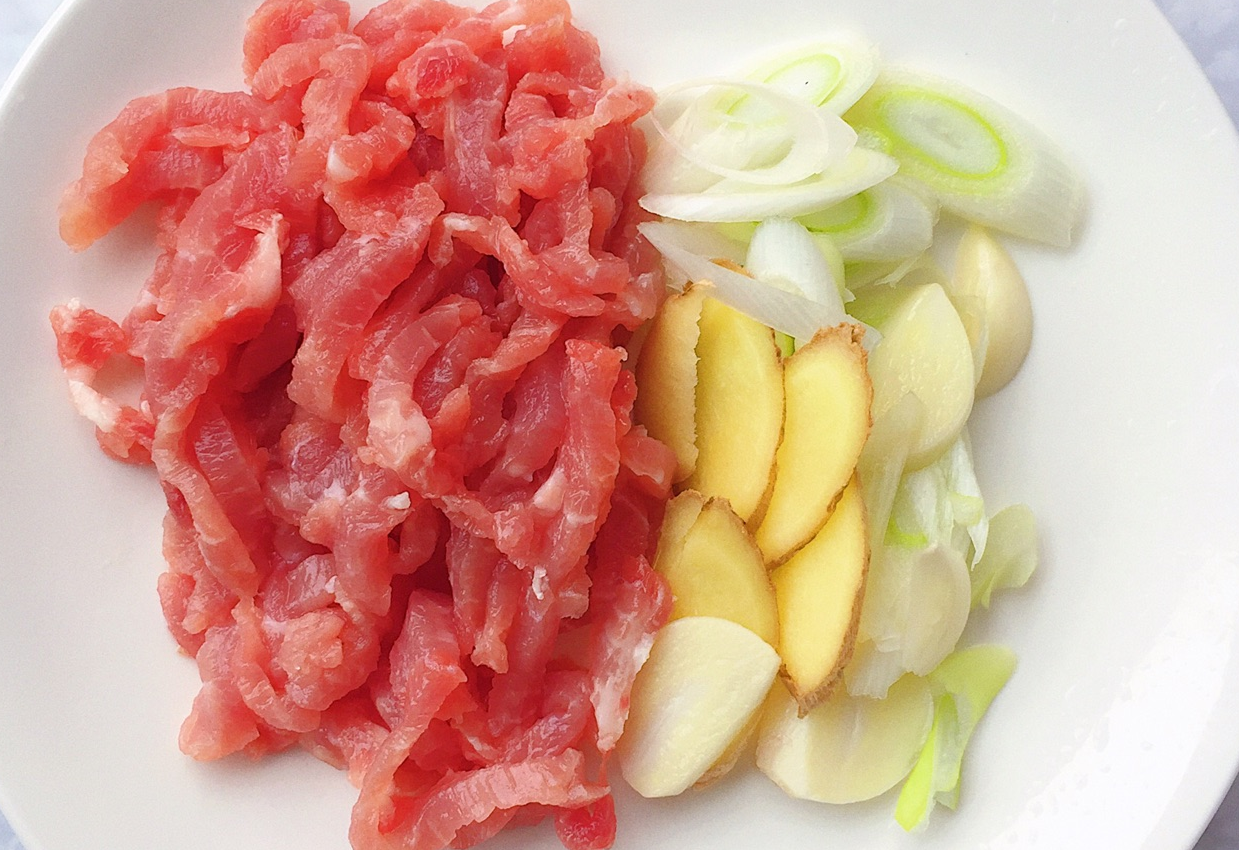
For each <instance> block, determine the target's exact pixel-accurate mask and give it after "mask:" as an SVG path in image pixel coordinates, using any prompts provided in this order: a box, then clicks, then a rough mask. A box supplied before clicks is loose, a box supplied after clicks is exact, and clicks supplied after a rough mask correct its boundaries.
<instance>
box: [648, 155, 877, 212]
mask: <svg viewBox="0 0 1239 850" xmlns="http://www.w3.org/2000/svg"><path fill="white" fill-rule="evenodd" d="M896 170H898V165H897V164H896V163H895V161H894V160H893V159H891V158H890V157H888V156H886V155H885V154H881V153H878V152H877V151H870V150H865V149H863V148H853V149H852V150H851V151H849V152H848V155H847V156H846V157H845V158H844V160H843V162H840V163H836V164H835V165H832V166H831V167H830V168H828V169H826V170H825V171H823V172H822V173H820V174H816V175H814V176H813V177H810V178H809V179H808V180H804V181H801V182H799V183H793V184H791V185H787V186H762V185H757V184H753V183H746V182H741V181H735V180H730V179H727V180H720V181H719V182H718V183H716V184H714V185H713V186H711V187H710V188H709V189H706V190H705V191H703V192H683V193H680V192H673V193H651V194H648V195H646V196H644V197H643V198H641V201H640V203H641V206H642V207H643V208H644V209H645V210H647V211H648V212H651V213H654V214H655V215H659V216H662V217H663V218H672V219H677V220H679V221H709V222H744V221H761V220H763V219H767V218H773V217H775V216H787V217H795V216H799V215H805V214H807V213H811V212H816V211H818V210H820V209H823V208H825V207H828V206H830V205H831V204H835V203H838V202H839V201H842V200H843V199H845V198H850V197H852V196H853V195H855V194H856V193H857V192H863V191H864V190H865V189H868V188H869V187H871V186H875V185H877V184H878V183H881V182H882V181H883V180H885V179H886V178H888V177H890V176H891V175H892V174H894V173H895V172H896Z"/></svg>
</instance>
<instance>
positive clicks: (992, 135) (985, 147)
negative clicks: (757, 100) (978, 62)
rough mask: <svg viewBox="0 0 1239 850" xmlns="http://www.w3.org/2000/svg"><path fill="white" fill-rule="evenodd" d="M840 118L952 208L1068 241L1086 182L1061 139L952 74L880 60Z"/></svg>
mask: <svg viewBox="0 0 1239 850" xmlns="http://www.w3.org/2000/svg"><path fill="white" fill-rule="evenodd" d="M846 118H847V120H848V122H849V123H851V124H852V126H854V127H855V128H856V130H857V132H858V133H859V134H860V137H861V144H863V145H865V146H868V147H872V148H874V149H875V150H880V151H882V152H884V153H887V154H890V155H891V156H893V157H894V158H895V159H897V160H898V161H899V165H900V173H901V174H903V175H904V176H906V177H910V178H913V179H915V180H918V181H920V182H921V183H923V184H924V185H925V186H926V187H928V188H929V190H930V191H931V192H932V193H933V195H934V196H935V197H936V198H937V199H938V200H939V202H940V203H941V204H942V206H943V207H944V208H946V209H948V210H950V211H951V212H953V213H955V214H956V215H959V216H961V217H962V218H965V219H968V220H969V221H974V222H977V223H979V224H986V225H989V226H991V227H994V228H997V229H999V230H1003V231H1006V232H1008V233H1012V234H1014V235H1016V236H1022V237H1025V238H1028V239H1033V240H1036V241H1040V242H1047V243H1049V244H1052V245H1058V246H1066V245H1069V244H1070V243H1071V235H1072V231H1073V230H1074V229H1075V227H1076V225H1077V224H1078V223H1079V221H1080V218H1081V215H1082V213H1083V208H1084V188H1083V184H1082V183H1081V181H1080V178H1079V176H1078V175H1077V174H1076V172H1075V170H1074V169H1073V168H1072V167H1071V166H1070V165H1069V164H1068V163H1067V161H1066V159H1065V157H1064V156H1063V154H1062V153H1061V152H1060V151H1059V149H1058V147H1057V146H1056V145H1055V144H1054V143H1053V142H1052V141H1051V140H1050V139H1049V138H1048V137H1047V136H1046V135H1045V134H1044V133H1042V132H1041V131H1040V130H1038V129H1037V128H1036V127H1034V126H1033V125H1032V124H1030V123H1028V122H1027V121H1025V120H1024V119H1023V118H1021V117H1019V116H1018V115H1016V114H1015V113H1014V112H1012V111H1011V110H1010V109H1008V108H1006V107H1004V106H1002V105H1000V104H998V103H996V102H994V101H993V100H991V99H990V98H988V97H985V96H984V95H981V94H979V93H977V92H975V91H973V90H972V89H970V88H968V87H966V86H964V85H962V84H960V83H957V82H954V81H951V80H947V79H943V78H941V77H936V76H932V75H929V74H925V73H922V72H919V71H914V70H911V69H907V68H886V69H883V71H882V73H881V74H880V75H879V77H878V80H877V82H875V83H874V84H873V86H872V87H871V88H870V89H869V91H867V92H866V93H865V96H864V97H862V98H861V99H860V100H859V101H858V102H857V103H856V105H855V106H854V107H852V109H851V110H849V111H848V113H847V116H846Z"/></svg>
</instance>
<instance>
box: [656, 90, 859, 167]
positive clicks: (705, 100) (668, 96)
mask: <svg viewBox="0 0 1239 850" xmlns="http://www.w3.org/2000/svg"><path fill="white" fill-rule="evenodd" d="M699 89H704V90H705V93H704V94H700V95H697V96H696V97H695V99H693V100H692V101H691V103H689V105H688V106H687V107H686V108H683V107H681V106H680V102H681V100H682V98H683V97H684V96H686V95H687V94H688V93H689V92H693V91H696V90H699ZM736 93H742V94H743V95H744V96H745V97H747V98H750V99H753V100H756V101H760V102H761V103H762V104H763V106H764V107H765V108H766V109H768V110H770V112H771V115H770V116H769V117H767V118H763V119H761V120H757V121H749V120H744V119H741V118H737V117H736V116H734V115H731V114H730V113H728V112H726V111H724V110H723V109H720V108H719V103H720V100H721V99H724V98H726V97H729V96H734V95H735V94H736ZM680 109H682V111H680V112H679V115H678V117H677V118H676V119H675V120H674V122H670V121H668V118H669V116H671V115H673V114H676V112H677V110H680ZM650 118H651V120H652V122H653V124H654V127H655V129H657V130H658V133H659V135H661V136H662V138H663V141H664V142H665V143H666V144H667V145H669V146H671V148H673V149H674V150H675V152H676V153H677V154H678V155H679V156H680V157H681V158H683V159H684V160H686V161H687V162H689V163H691V164H692V165H694V166H696V167H697V168H699V169H701V170H703V171H706V172H709V173H710V174H713V175H715V176H716V177H719V178H726V179H731V180H737V181H741V182H744V183H748V184H753V185H759V186H781V185H784V184H788V183H798V182H800V181H802V180H805V179H806V178H809V177H811V176H813V175H814V174H819V173H821V172H822V171H825V170H826V169H827V168H828V167H830V166H831V164H833V163H835V162H838V161H840V160H842V159H843V158H844V157H846V156H847V153H848V151H849V150H851V149H852V148H853V147H854V146H855V145H856V132H855V131H854V130H853V129H852V128H851V127H849V126H848V125H847V123H846V122H844V121H843V119H841V118H840V117H839V116H838V115H836V114H834V113H832V112H830V111H828V110H824V109H818V108H817V107H815V106H813V105H811V104H810V103H808V102H807V101H805V100H802V99H800V98H797V97H793V96H791V95H789V94H786V93H785V92H782V91H780V90H779V89H777V88H775V87H773V86H768V85H763V84H761V83H754V82H750V81H747V80H691V81H689V82H685V83H681V84H679V85H676V86H672V87H671V88H669V89H666V90H664V91H663V92H661V94H660V98H659V104H658V106H656V107H655V108H654V111H653V112H652V113H651V115H650ZM646 179H647V185H651V186H657V185H659V184H661V183H663V182H666V180H665V178H664V176H663V174H662V172H661V171H659V170H655V171H653V172H651V173H650V174H648V175H647V177H646Z"/></svg>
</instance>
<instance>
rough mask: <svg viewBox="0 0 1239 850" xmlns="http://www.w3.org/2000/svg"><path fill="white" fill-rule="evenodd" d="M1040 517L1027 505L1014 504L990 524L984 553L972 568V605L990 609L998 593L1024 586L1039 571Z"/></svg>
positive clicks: (993, 517)
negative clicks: (1038, 535) (992, 597)
mask: <svg viewBox="0 0 1239 850" xmlns="http://www.w3.org/2000/svg"><path fill="white" fill-rule="evenodd" d="M1037 558H1038V553H1037V518H1036V516H1035V515H1034V514H1033V512H1032V509H1031V508H1029V507H1028V506H1027V505H1011V506H1009V507H1006V508H1003V509H1002V510H1001V511H999V512H998V513H996V514H994V515H993V516H992V517H991V518H990V521H989V540H988V543H987V545H986V548H985V553H984V554H983V555H982V556H981V559H980V560H979V561H977V563H976V565H975V566H974V567H973V568H972V606H973V607H974V608H975V607H976V606H978V605H980V606H981V607H982V608H988V607H989V603H990V596H991V595H992V594H993V592H994V591H995V590H1002V589H1004V588H1014V587H1023V586H1024V584H1025V583H1027V581H1028V579H1029V577H1030V576H1032V574H1033V571H1034V570H1036V569H1037Z"/></svg>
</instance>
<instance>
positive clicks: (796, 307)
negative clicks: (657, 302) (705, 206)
mask: <svg viewBox="0 0 1239 850" xmlns="http://www.w3.org/2000/svg"><path fill="white" fill-rule="evenodd" d="M638 229H639V230H640V231H641V235H643V236H644V237H645V238H646V239H648V240H649V242H650V244H651V245H653V246H654V247H655V248H657V249H658V252H659V253H660V254H662V255H663V257H665V258H666V259H667V260H668V261H669V262H670V263H671V264H672V265H675V266H678V267H679V269H680V270H681V271H682V272H683V273H684V274H685V275H686V276H687V278H688V279H689V280H692V281H694V282H695V283H701V284H704V283H706V282H709V283H710V284H711V285H713V287H714V289H713V293H712V294H713V295H714V296H715V297H717V298H718V299H719V300H721V301H723V302H725V303H727V304H728V305H730V306H731V307H734V308H735V309H737V310H739V311H740V312H742V313H744V314H745V315H747V316H751V317H752V318H754V319H756V320H757V321H759V322H761V323H762V324H764V325H766V326H767V327H771V328H774V329H775V330H776V331H782V332H783V333H785V334H788V335H789V336H792V337H795V338H796V339H804V340H807V339H812V338H813V335H814V334H815V333H817V331H818V330H819V329H821V328H828V327H832V326H834V325H837V324H839V323H840V322H845V321H847V320H848V317H847V314H846V313H844V312H843V306H842V303H841V302H838V301H837V300H836V302H835V303H826V304H823V303H821V302H818V301H813V300H811V299H809V298H806V297H804V296H803V295H801V294H800V293H798V292H789V291H787V290H785V289H780V288H778V287H776V286H771V285H770V284H768V283H765V282H764V281H761V280H757V279H755V278H751V277H748V276H746V275H743V274H740V273H739V272H737V271H734V270H732V269H729V268H727V267H726V266H722V265H719V264H718V263H716V262H714V261H713V258H714V257H715V256H716V255H715V254H713V253H712V252H711V250H710V248H711V246H712V245H716V244H717V243H718V242H720V241H722V242H726V240H725V239H724V238H723V237H722V236H720V235H719V234H718V233H716V232H713V231H710V230H707V229H705V228H701V227H694V226H693V225H690V224H681V223H677V222H654V221H648V222H645V223H644V224H641V225H640V226H639V228H638Z"/></svg>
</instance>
